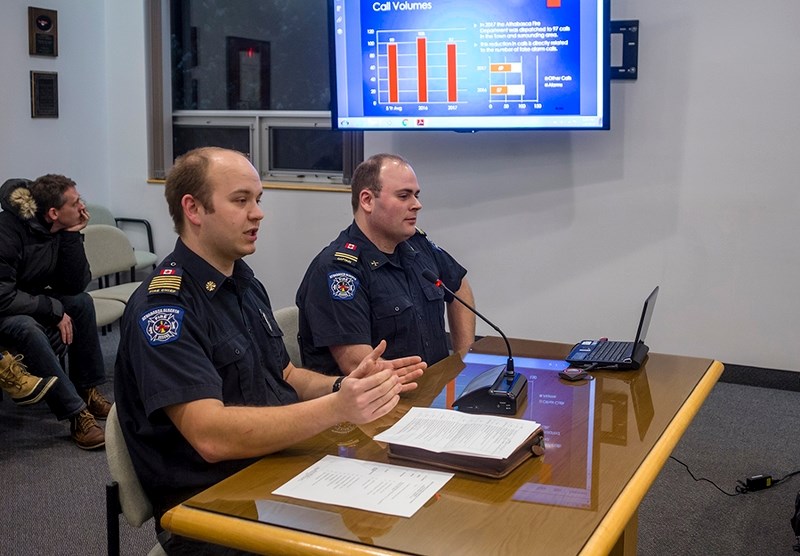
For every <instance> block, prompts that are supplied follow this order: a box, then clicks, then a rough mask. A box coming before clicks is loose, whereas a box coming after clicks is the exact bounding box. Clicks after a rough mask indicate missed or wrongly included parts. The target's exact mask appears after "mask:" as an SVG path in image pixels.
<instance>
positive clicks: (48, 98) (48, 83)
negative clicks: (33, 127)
mask: <svg viewBox="0 0 800 556" xmlns="http://www.w3.org/2000/svg"><path fill="white" fill-rule="evenodd" d="M31 118H58V73H56V72H54V71H32V72H31Z"/></svg>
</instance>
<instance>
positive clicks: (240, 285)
mask: <svg viewBox="0 0 800 556" xmlns="http://www.w3.org/2000/svg"><path fill="white" fill-rule="evenodd" d="M282 335H283V333H282V332H281V330H280V328H279V327H278V325H277V323H276V322H275V319H274V317H273V316H272V309H271V306H270V302H269V297H268V296H267V292H266V290H265V289H264V286H263V285H262V284H261V283H260V282H259V281H258V280H256V279H255V277H254V276H253V271H252V270H251V269H250V267H249V266H248V265H247V264H246V263H244V261H241V260H240V261H237V262H236V264H235V266H234V271H233V275H232V276H231V277H226V276H224V275H223V274H221V273H220V272H219V271H217V270H216V269H215V268H213V267H212V266H211V265H209V264H208V263H207V262H206V261H205V260H203V259H202V258H200V257H199V256H197V255H196V254H195V253H193V252H192V251H191V250H190V249H188V248H187V247H186V246H185V245H184V243H183V242H182V241H181V240H180V239H179V240H178V242H177V244H176V246H175V251H174V252H173V253H172V254H171V255H169V256H168V257H167V258H166V259H164V261H163V262H162V263H161V264H160V265H159V267H158V268H157V269H156V270H155V271H154V272H153V274H152V275H151V276H150V277H149V278H148V279H147V280H145V281H144V282H143V283H142V285H141V286H140V287H139V288H138V289H137V290H136V292H135V293H134V294H133V296H132V297H131V299H130V300H129V302H128V305H127V308H126V310H125V315H124V317H123V319H122V323H121V325H120V345H119V350H118V355H117V361H116V379H115V384H114V393H115V399H116V404H117V408H118V413H119V418H120V423H121V425H122V430H123V434H124V437H125V441H126V443H127V445H128V450H129V452H130V454H131V459H132V461H133V465H134V468H135V469H136V473H137V475H138V476H139V479H140V481H141V483H142V486H143V487H144V489H145V491H146V492H147V494H148V495H149V496H150V499H151V501H152V502H153V506H154V509H155V510H156V512H157V513H158V512H163V511H165V510H167V509H169V507H171V506H172V505H174V504H176V503H178V502H180V501H181V500H182V499H184V498H186V497H188V496H190V495H192V494H194V493H195V492H199V491H200V490H202V489H204V488H206V487H208V486H210V485H212V484H214V483H217V482H219V481H220V480H222V479H223V478H225V477H227V476H229V475H231V474H233V473H234V472H236V471H238V470H239V469H242V468H244V467H245V466H246V465H248V464H250V463H252V461H254V460H241V461H227V462H221V463H215V464H210V463H208V462H206V461H205V460H203V458H201V457H200V455H199V454H198V453H197V452H196V451H195V450H194V448H192V446H191V445H190V444H189V443H188V442H187V441H186V440H185V439H184V438H183V436H182V435H181V434H180V432H179V431H178V429H177V428H176V427H175V426H174V425H173V423H172V421H170V419H169V418H168V417H167V415H166V413H165V412H164V410H163V409H164V408H165V407H167V406H170V405H174V404H180V403H185V402H190V401H194V400H199V399H205V398H213V399H218V400H221V401H222V402H224V403H225V405H239V406H242V405H247V406H278V405H286V404H290V403H294V402H296V401H298V397H297V393H296V392H295V391H294V389H293V388H292V387H291V386H290V385H289V384H288V383H286V382H285V381H284V380H283V370H284V369H285V368H286V366H287V365H288V364H289V356H288V355H287V353H286V349H285V347H284V344H283V338H282Z"/></svg>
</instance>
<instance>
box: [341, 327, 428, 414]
mask: <svg viewBox="0 0 800 556" xmlns="http://www.w3.org/2000/svg"><path fill="white" fill-rule="evenodd" d="M385 350H386V340H381V342H380V343H379V344H378V345H377V347H376V348H375V349H373V350H372V352H371V353H369V355H367V356H366V357H365V358H364V359H363V360H362V361H361V363H360V364H359V365H358V367H356V368H355V369H354V370H353V372H351V373H350V374H349V375H347V377H345V379H344V381H342V386H341V389H340V390H339V392H337V393H336V395H337V396H338V397H339V399H340V400H341V404H342V415H343V417H344V420H347V421H350V422H351V423H354V424H363V423H369V422H371V421H374V420H375V419H378V418H379V417H382V416H384V415H386V414H387V413H389V412H390V411H391V410H392V409H393V408H394V407H395V406H396V405H397V403H398V402H399V401H400V394H402V393H404V392H410V391H411V390H414V389H415V388H416V387H417V383H416V381H417V379H419V378H420V377H421V376H422V374H423V372H424V370H425V369H426V368H427V366H428V364H427V363H425V362H424V361H422V358H421V357H419V356H418V355H413V356H410V357H401V358H399V359H391V360H384V359H381V355H383V352H384V351H385Z"/></svg>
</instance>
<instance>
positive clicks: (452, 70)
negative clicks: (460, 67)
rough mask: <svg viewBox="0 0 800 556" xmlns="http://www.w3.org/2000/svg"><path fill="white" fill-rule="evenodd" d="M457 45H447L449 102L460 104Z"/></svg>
mask: <svg viewBox="0 0 800 556" xmlns="http://www.w3.org/2000/svg"><path fill="white" fill-rule="evenodd" d="M456 69H457V68H456V45H455V43H452V42H451V43H448V45H447V102H458V73H457V71H456Z"/></svg>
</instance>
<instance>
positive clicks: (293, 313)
mask: <svg viewBox="0 0 800 556" xmlns="http://www.w3.org/2000/svg"><path fill="white" fill-rule="evenodd" d="M273 314H274V315H275V320H276V321H277V322H278V326H280V327H281V330H282V331H283V343H284V344H286V351H288V352H289V359H290V360H291V361H292V364H293V365H294V366H295V367H299V366H300V365H302V361H301V360H300V359H301V358H300V344H299V343H298V341H297V333H298V332H299V330H300V325H299V323H298V318H299V310H298V309H297V307H296V306H294V305H292V306H291V307H283V308H281V309H277V310H275V311H273Z"/></svg>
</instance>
